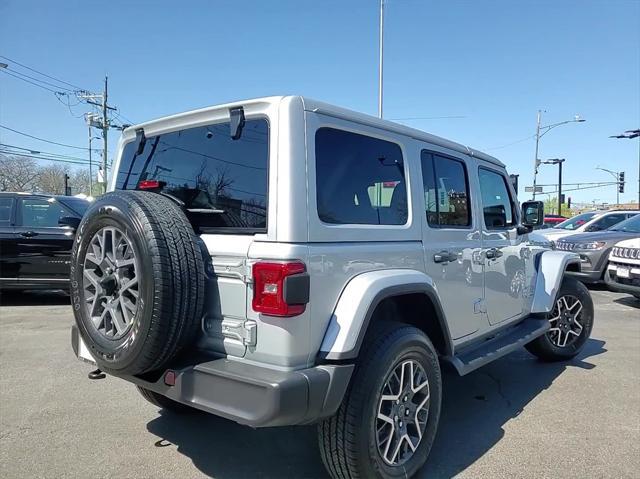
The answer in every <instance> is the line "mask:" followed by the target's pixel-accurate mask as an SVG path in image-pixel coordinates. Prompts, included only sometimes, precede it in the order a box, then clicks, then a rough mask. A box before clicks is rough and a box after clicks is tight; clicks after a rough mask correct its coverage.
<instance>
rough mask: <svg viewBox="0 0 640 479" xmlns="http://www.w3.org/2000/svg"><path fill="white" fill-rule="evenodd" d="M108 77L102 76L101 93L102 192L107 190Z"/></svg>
mask: <svg viewBox="0 0 640 479" xmlns="http://www.w3.org/2000/svg"><path fill="white" fill-rule="evenodd" d="M108 82H109V77H108V76H107V75H105V76H104V92H103V93H102V126H103V128H102V139H103V140H104V143H103V145H104V146H103V149H102V174H103V180H104V186H103V189H102V192H103V193H106V192H107V182H108V180H107V132H108V131H109V122H108V120H107V89H108Z"/></svg>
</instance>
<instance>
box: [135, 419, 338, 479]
mask: <svg viewBox="0 0 640 479" xmlns="http://www.w3.org/2000/svg"><path fill="white" fill-rule="evenodd" d="M147 429H148V430H149V432H151V433H152V434H154V435H156V436H159V437H161V438H163V439H164V440H165V441H168V442H170V443H171V444H174V445H175V446H177V448H178V452H180V453H182V454H184V455H185V456H187V457H189V458H190V459H191V460H192V461H193V464H194V466H196V467H197V468H198V469H199V470H200V471H201V472H202V473H203V474H206V475H207V476H210V477H216V478H219V479H237V478H244V477H246V478H254V477H261V478H266V477H271V478H283V477H287V478H294V477H295V478H298V477H300V478H326V477H327V473H326V472H325V470H324V466H323V465H322V460H321V459H320V454H319V452H318V446H317V441H316V430H315V427H313V426H297V427H280V428H265V429H252V428H250V427H248V426H242V425H240V424H237V423H235V422H232V421H228V420H226V419H223V418H220V417H217V416H213V415H210V414H206V413H201V412H199V411H194V412H193V413H191V414H184V415H180V416H179V417H178V416H177V415H175V414H172V413H170V412H161V413H160V416H159V417H157V418H156V419H153V420H152V421H150V422H149V423H148V424H147ZM156 445H158V446H165V445H166V443H165V442H161V441H158V442H157V443H156Z"/></svg>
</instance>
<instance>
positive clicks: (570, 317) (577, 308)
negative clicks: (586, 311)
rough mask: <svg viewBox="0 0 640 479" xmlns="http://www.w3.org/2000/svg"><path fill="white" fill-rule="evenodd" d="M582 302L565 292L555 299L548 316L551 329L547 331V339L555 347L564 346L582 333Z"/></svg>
mask: <svg viewBox="0 0 640 479" xmlns="http://www.w3.org/2000/svg"><path fill="white" fill-rule="evenodd" d="M582 311H583V306H582V302H581V301H580V300H579V299H578V298H576V297H575V296H573V295H570V294H567V295H564V296H561V297H560V298H558V299H557V300H556V304H555V306H554V308H553V311H552V312H551V314H550V316H549V323H551V329H549V331H548V332H547V335H548V336H549V340H550V341H551V342H552V343H553V344H554V345H555V346H557V347H559V348H564V347H566V346H570V345H571V344H572V343H573V342H575V341H576V340H577V339H578V338H579V337H580V334H581V333H582V329H583V327H582V324H581V315H582Z"/></svg>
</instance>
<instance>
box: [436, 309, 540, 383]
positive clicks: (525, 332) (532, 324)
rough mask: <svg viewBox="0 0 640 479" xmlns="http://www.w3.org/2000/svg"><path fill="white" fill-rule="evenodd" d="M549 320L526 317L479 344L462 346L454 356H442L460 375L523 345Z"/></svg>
mask: <svg viewBox="0 0 640 479" xmlns="http://www.w3.org/2000/svg"><path fill="white" fill-rule="evenodd" d="M549 327H550V326H549V320H547V319H539V318H527V319H525V320H524V321H522V322H520V323H518V324H517V325H516V326H514V327H512V328H509V329H506V330H504V331H501V332H500V333H498V334H497V335H495V336H493V337H492V338H489V339H486V340H485V341H482V342H481V343H479V344H474V345H472V346H469V347H467V348H464V349H463V350H462V351H460V353H458V354H456V355H455V356H447V357H445V358H443V359H444V360H445V361H447V362H449V363H450V364H451V365H453V367H454V368H455V369H456V370H457V371H458V374H460V376H464V375H465V374H469V373H470V372H471V371H474V370H476V369H478V368H479V367H482V366H484V365H485V364H488V363H490V362H491V361H495V360H496V359H498V358H501V357H502V356H505V355H507V354H509V353H510V352H512V351H515V350H516V349H518V348H521V347H523V346H524V345H525V344H527V343H529V342H531V341H533V340H534V339H536V338H537V337H538V336H542V335H543V334H545V333H546V332H547V331H548V330H549Z"/></svg>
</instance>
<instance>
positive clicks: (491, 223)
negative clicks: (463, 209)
mask: <svg viewBox="0 0 640 479" xmlns="http://www.w3.org/2000/svg"><path fill="white" fill-rule="evenodd" d="M478 177H479V179H480V194H481V196H482V213H483V215H484V224H485V226H486V227H487V229H490V230H491V229H501V228H510V227H512V226H515V222H516V216H515V214H514V211H515V210H514V205H513V202H512V201H511V196H510V195H509V188H508V187H507V182H506V179H505V177H504V176H503V175H501V174H500V173H496V172H495V171H491V170H487V169H486V168H480V170H479V172H478Z"/></svg>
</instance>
